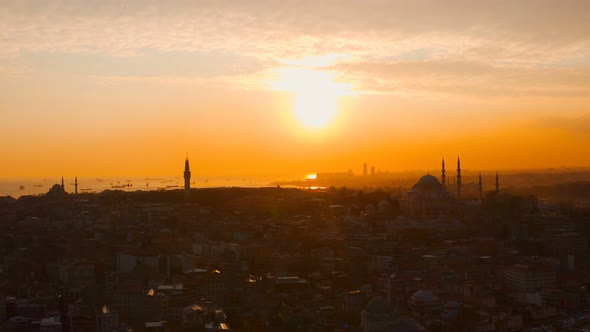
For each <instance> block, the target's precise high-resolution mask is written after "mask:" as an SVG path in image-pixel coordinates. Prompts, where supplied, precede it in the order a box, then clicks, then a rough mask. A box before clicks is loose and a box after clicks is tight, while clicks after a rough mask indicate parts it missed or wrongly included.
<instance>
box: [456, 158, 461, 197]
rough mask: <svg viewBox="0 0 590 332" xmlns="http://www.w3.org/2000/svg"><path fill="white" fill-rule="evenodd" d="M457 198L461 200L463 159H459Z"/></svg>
mask: <svg viewBox="0 0 590 332" xmlns="http://www.w3.org/2000/svg"><path fill="white" fill-rule="evenodd" d="M457 197H458V198H459V200H461V159H460V158H459V157H457Z"/></svg>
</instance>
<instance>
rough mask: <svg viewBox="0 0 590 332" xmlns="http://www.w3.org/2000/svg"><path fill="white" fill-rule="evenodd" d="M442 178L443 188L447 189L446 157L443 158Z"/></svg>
mask: <svg viewBox="0 0 590 332" xmlns="http://www.w3.org/2000/svg"><path fill="white" fill-rule="evenodd" d="M440 180H441V182H442V187H443V189H444V190H446V189H447V176H446V174H445V158H443V159H442V171H441V176H440Z"/></svg>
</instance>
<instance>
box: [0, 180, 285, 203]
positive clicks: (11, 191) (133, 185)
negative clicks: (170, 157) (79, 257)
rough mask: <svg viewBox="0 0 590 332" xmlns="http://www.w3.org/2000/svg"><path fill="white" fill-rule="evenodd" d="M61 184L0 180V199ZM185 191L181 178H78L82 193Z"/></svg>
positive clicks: (252, 183)
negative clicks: (0, 197) (106, 191)
mask: <svg viewBox="0 0 590 332" xmlns="http://www.w3.org/2000/svg"><path fill="white" fill-rule="evenodd" d="M293 180H296V178H294V177H281V176H276V177H227V176H217V177H193V178H191V188H217V187H247V188H258V187H274V186H276V185H277V183H280V182H288V181H293ZM74 181H75V179H74V177H71V178H70V177H67V178H65V177H64V187H65V190H66V192H68V193H73V192H74V191H75V186H74ZM55 184H61V177H59V178H20V179H19V178H13V179H2V178H0V196H12V197H14V198H18V197H20V196H25V195H40V194H46V193H47V192H48V191H49V190H50V189H51V187H52V186H53V185H55ZM182 188H184V179H183V178H182V177H180V176H151V177H150V176H148V177H145V176H143V177H78V193H99V192H103V191H105V190H123V191H137V190H144V191H151V190H175V189H182Z"/></svg>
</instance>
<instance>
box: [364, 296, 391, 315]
mask: <svg viewBox="0 0 590 332" xmlns="http://www.w3.org/2000/svg"><path fill="white" fill-rule="evenodd" d="M365 310H366V311H367V312H370V313H372V314H388V313H393V311H394V310H393V307H392V306H391V305H390V304H389V302H387V300H386V299H385V297H383V296H378V297H376V298H374V299H372V300H371V301H369V303H367V306H366V307H365Z"/></svg>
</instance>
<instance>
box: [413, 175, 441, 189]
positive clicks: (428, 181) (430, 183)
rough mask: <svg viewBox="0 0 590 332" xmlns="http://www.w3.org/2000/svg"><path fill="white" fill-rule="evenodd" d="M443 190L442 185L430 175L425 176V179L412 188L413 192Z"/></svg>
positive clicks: (422, 178) (421, 179)
mask: <svg viewBox="0 0 590 332" xmlns="http://www.w3.org/2000/svg"><path fill="white" fill-rule="evenodd" d="M441 189H442V184H441V183H440V181H438V179H437V178H436V177H435V176H432V175H430V174H427V175H424V176H423V177H421V178H420V180H418V182H416V184H415V185H414V186H413V187H412V190H411V191H412V192H429V191H439V190H441Z"/></svg>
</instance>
